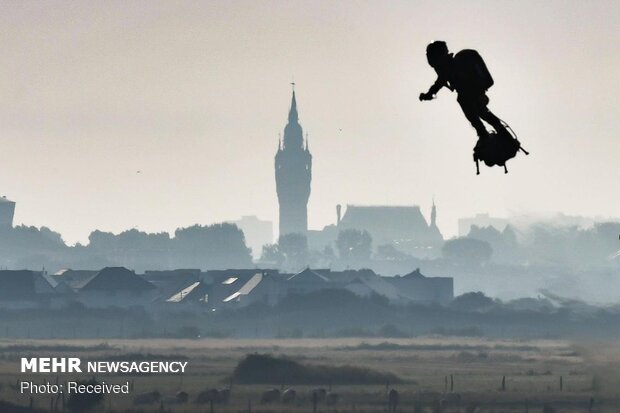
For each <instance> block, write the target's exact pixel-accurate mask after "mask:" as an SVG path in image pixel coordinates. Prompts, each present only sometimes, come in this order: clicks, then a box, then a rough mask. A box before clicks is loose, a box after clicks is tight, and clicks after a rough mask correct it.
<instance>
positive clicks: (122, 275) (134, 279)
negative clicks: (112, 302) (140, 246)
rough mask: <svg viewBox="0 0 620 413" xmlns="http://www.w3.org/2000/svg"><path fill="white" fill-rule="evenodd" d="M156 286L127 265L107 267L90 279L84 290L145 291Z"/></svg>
mask: <svg viewBox="0 0 620 413" xmlns="http://www.w3.org/2000/svg"><path fill="white" fill-rule="evenodd" d="M154 288H155V286H154V285H153V284H151V283H150V282H148V281H146V280H145V279H143V278H141V277H140V276H138V275H136V273H135V272H133V271H130V270H128V269H127V268H125V267H106V268H104V269H102V270H101V271H99V272H98V273H97V275H95V276H94V277H93V278H92V279H90V280H89V281H88V283H87V284H86V285H85V286H84V287H82V291H132V292H144V291H147V290H152V289H154Z"/></svg>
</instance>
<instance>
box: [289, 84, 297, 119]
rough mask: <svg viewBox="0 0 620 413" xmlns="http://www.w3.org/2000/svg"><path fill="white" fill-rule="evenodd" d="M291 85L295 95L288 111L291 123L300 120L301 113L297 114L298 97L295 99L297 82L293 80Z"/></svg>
mask: <svg viewBox="0 0 620 413" xmlns="http://www.w3.org/2000/svg"><path fill="white" fill-rule="evenodd" d="M291 85H292V86H293V97H292V99H291V110H290V111H289V112H288V121H289V123H291V122H298V121H299V115H298V114H297V99H295V82H291Z"/></svg>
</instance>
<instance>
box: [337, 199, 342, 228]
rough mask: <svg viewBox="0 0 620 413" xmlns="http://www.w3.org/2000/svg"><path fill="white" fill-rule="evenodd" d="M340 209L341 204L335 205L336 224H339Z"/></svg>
mask: <svg viewBox="0 0 620 413" xmlns="http://www.w3.org/2000/svg"><path fill="white" fill-rule="evenodd" d="M341 211H342V205H340V204H338V205H336V225H340V212H341Z"/></svg>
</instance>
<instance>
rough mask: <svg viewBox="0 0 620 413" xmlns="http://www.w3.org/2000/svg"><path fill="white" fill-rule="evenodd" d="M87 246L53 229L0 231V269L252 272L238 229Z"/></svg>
mask: <svg viewBox="0 0 620 413" xmlns="http://www.w3.org/2000/svg"><path fill="white" fill-rule="evenodd" d="M88 240H89V242H88V244H87V245H81V244H77V245H75V246H68V245H66V244H65V242H64V241H63V239H62V237H61V236H60V234H58V233H56V232H54V231H51V230H50V229H49V228H46V227H42V228H40V229H38V228H35V227H27V226H17V227H14V228H6V229H3V230H0V266H1V267H2V268H8V269H23V268H27V269H42V268H46V269H48V270H50V271H55V270H58V269H60V268H73V269H99V268H102V267H105V266H125V267H128V268H132V269H135V270H137V271H144V270H146V269H172V268H199V269H226V268H248V267H251V265H252V258H251V250H250V249H249V248H248V247H247V246H246V243H245V237H244V235H243V232H242V231H241V230H240V229H239V228H237V226H236V225H234V224H214V225H207V226H201V225H194V226H191V227H187V228H179V229H177V230H176V231H175V233H174V236H173V237H171V236H170V234H168V233H166V232H161V233H154V234H149V233H146V232H143V231H139V230H137V229H131V230H128V231H124V232H121V233H120V234H113V233H111V232H103V231H99V230H96V231H93V232H92V233H91V234H90V236H89V237H88Z"/></svg>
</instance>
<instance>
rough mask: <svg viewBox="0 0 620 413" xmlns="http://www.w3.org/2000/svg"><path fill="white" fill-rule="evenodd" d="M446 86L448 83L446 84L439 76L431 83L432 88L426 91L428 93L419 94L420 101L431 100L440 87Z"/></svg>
mask: <svg viewBox="0 0 620 413" xmlns="http://www.w3.org/2000/svg"><path fill="white" fill-rule="evenodd" d="M447 84H448V82H446V80H445V79H444V78H442V77H441V76H439V77H437V80H436V81H435V83H433V86H431V87H430V89H428V92H426V93H420V100H432V99H433V98H434V97H435V95H436V94H437V92H439V91H440V90H441V88H442V87H444V86H447Z"/></svg>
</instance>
